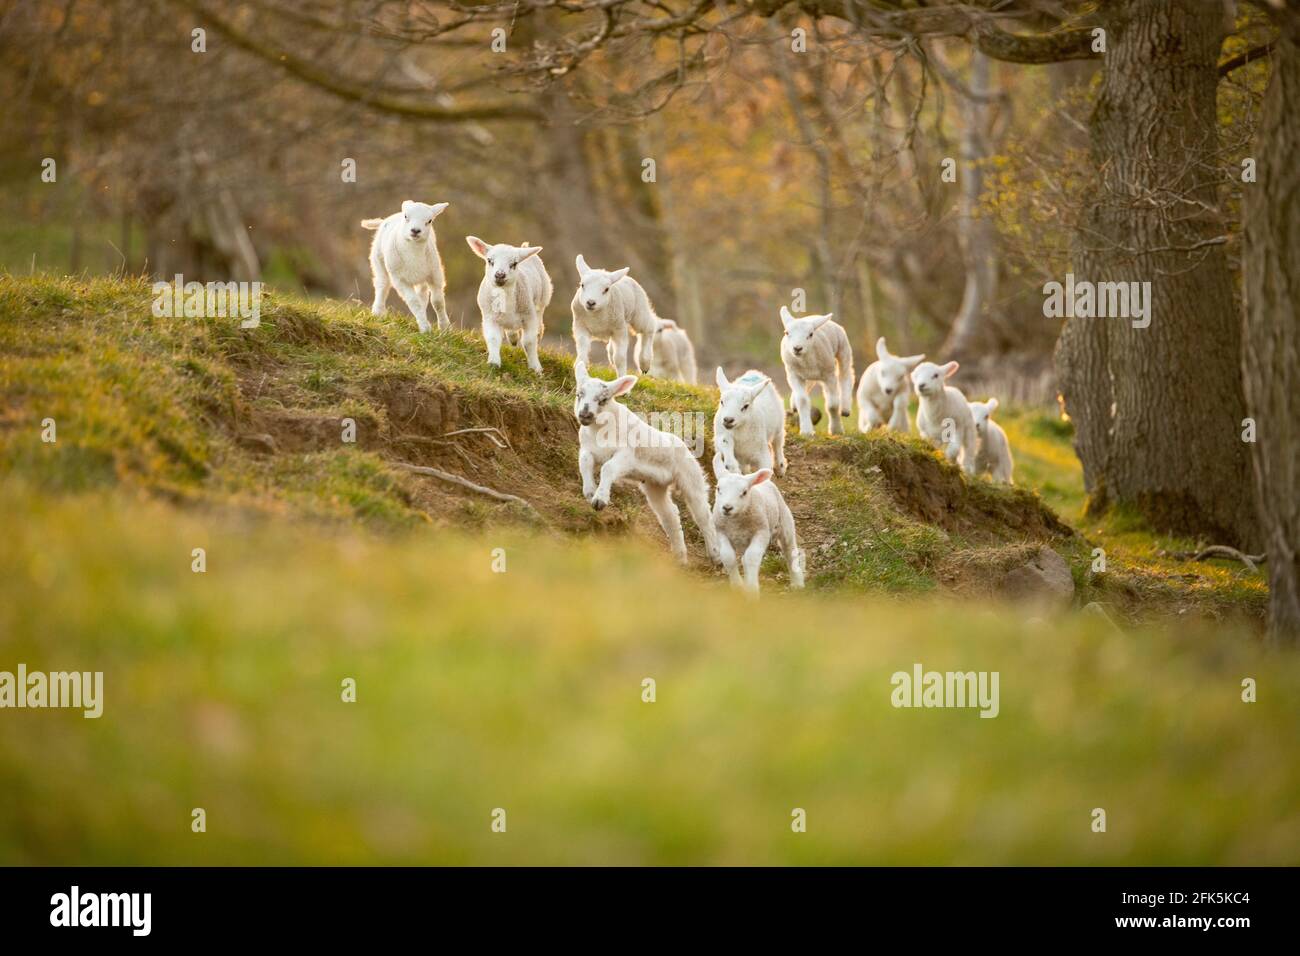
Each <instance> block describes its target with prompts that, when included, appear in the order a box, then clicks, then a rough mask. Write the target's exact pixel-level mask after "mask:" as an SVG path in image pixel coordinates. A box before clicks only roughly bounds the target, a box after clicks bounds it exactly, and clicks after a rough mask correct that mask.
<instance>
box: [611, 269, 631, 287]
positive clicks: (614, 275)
mask: <svg viewBox="0 0 1300 956" xmlns="http://www.w3.org/2000/svg"><path fill="white" fill-rule="evenodd" d="M631 271H632V267H631V266H624V267H623V268H621V269H619V270H618V271H617V272H611V273H610V274H609V284H610V285H613V284H614V283H615V282H617V281H618V280H619V279H621V278H623V277H624V276H626V275H627V274H628V273H629V272H631Z"/></svg>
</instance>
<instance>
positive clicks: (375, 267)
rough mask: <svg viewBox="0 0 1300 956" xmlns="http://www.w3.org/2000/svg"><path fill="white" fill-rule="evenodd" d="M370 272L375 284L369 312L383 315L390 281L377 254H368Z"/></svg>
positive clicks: (386, 270) (390, 284)
mask: <svg viewBox="0 0 1300 956" xmlns="http://www.w3.org/2000/svg"><path fill="white" fill-rule="evenodd" d="M370 273H371V280H372V281H373V282H374V285H375V301H374V304H373V305H371V306H370V314H371V315H383V314H384V312H385V311H386V309H387V308H388V305H387V303H388V290H389V289H391V288H392V283H391V282H389V281H388V269H386V268H385V267H384V264H383V262H381V261H380V260H379V257H378V256H377V255H373V254H372V255H371V256H370Z"/></svg>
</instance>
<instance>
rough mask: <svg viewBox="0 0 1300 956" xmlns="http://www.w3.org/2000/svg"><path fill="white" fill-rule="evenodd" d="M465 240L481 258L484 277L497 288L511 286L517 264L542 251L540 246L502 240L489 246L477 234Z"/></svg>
mask: <svg viewBox="0 0 1300 956" xmlns="http://www.w3.org/2000/svg"><path fill="white" fill-rule="evenodd" d="M465 241H466V242H468V243H469V247H470V248H471V249H473V250H474V254H475V255H476V256H478V257H479V258H480V259H482V260H483V277H484V279H485V280H487V281H488V282H490V283H491V284H492V285H494V286H496V287H497V288H498V289H508V288H511V287H513V286H514V284H515V280H516V279H518V278H519V264H520V263H521V262H524V261H525V260H527V259H529V258H531V257H533V256H535V255H537V253H539V252H541V251H542V247H541V246H511V245H507V244H506V243H504V242H499V243H497V244H496V245H495V246H489V245H488V244H487V243H486V242H484V241H483V240H482V239H479V238H478V237H477V236H466V237H465Z"/></svg>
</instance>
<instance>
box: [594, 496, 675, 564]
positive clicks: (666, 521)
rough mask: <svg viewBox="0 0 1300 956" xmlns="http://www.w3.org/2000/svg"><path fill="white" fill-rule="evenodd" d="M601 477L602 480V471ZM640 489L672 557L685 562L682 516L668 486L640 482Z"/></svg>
mask: <svg viewBox="0 0 1300 956" xmlns="http://www.w3.org/2000/svg"><path fill="white" fill-rule="evenodd" d="M601 477H602V480H603V478H604V475H603V473H602V476H601ZM641 491H642V492H643V493H644V494H645V500H646V501H647V502H648V503H649V505H650V510H651V511H653V512H654V513H655V517H656V518H658V519H659V527H661V528H663V529H664V534H666V535H667V536H668V547H669V548H671V549H672V552H673V557H675V558H676V559H677V560H678V561H680V562H681V563H682V564H685V563H686V538H685V537H684V536H683V535H682V516H681V513H680V512H679V511H678V510H677V505H675V504H674V503H673V498H672V495H670V494H669V493H668V486H667V485H651V484H642V485H641Z"/></svg>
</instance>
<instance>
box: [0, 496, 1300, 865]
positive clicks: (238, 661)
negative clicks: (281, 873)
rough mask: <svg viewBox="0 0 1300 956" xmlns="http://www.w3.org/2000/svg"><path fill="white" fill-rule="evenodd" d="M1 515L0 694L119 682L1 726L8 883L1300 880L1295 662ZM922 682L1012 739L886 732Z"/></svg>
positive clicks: (945, 720)
mask: <svg viewBox="0 0 1300 956" xmlns="http://www.w3.org/2000/svg"><path fill="white" fill-rule="evenodd" d="M0 488H2V489H3V496H4V497H3V507H4V510H5V514H6V515H8V516H9V520H8V521H7V522H6V524H7V530H6V542H5V546H4V547H3V549H0V635H2V638H0V657H2V663H0V669H8V670H13V668H14V667H15V666H16V664H17V663H18V662H25V663H26V664H27V666H28V668H29V669H31V670H36V669H42V670H49V671H53V670H65V669H66V670H82V671H85V670H91V671H94V670H102V671H103V672H104V713H103V716H102V717H101V718H99V719H98V720H88V719H84V718H83V717H82V716H81V713H80V712H79V711H72V710H52V709H47V710H32V709H28V710H8V711H5V712H0V726H2V727H3V733H0V781H3V783H2V784H0V789H2V790H3V793H4V798H3V800H0V862H3V863H6V864H54V863H68V864H71V863H91V864H110V863H116V864H147V863H157V864H200V863H214V864H236V863H254V864H256V863H309V864H342V863H399V864H414V863H435V864H468V863H472V864H491V863H551V862H559V863H573V864H634V863H646V864H701V863H702V864H715V863H756V864H768V863H798V864H814V863H835V864H847V863H882V864H923V863H944V864H947V863H966V864H979V863H1018V864H1019V863H1043V864H1051V863H1169V864H1190V863H1205V862H1214V863H1232V864H1246V863H1273V864H1286V863H1292V864H1293V863H1295V862H1297V860H1300V813H1298V812H1297V795H1300V763H1297V761H1296V760H1295V752H1296V746H1295V745H1296V735H1297V728H1298V727H1300V703H1298V701H1300V694H1298V693H1297V690H1300V664H1298V663H1297V661H1296V660H1295V659H1294V657H1290V656H1285V655H1280V654H1273V655H1269V654H1268V653H1266V652H1265V651H1264V650H1263V649H1262V648H1260V647H1259V645H1258V644H1256V643H1255V642H1254V641H1252V640H1249V639H1244V638H1241V639H1232V640H1225V639H1224V635H1223V634H1221V633H1219V634H1215V633H1211V632H1210V630H1209V629H1208V628H1209V627H1210V625H1208V624H1205V625H1196V626H1194V627H1191V628H1184V629H1181V630H1180V631H1179V632H1178V633H1170V632H1168V631H1164V630H1147V631H1142V630H1139V631H1134V632H1129V633H1121V632H1120V631H1118V630H1116V629H1114V628H1113V627H1111V626H1110V625H1109V624H1108V623H1107V622H1105V621H1104V620H1100V619H1097V618H1091V617H1088V616H1086V615H1073V616H1068V617H1062V618H1060V619H1051V620H1050V621H1041V620H1034V619H1030V620H1024V619H1022V618H1021V617H1019V616H1016V615H1015V614H1014V612H1013V611H1012V610H1011V609H1008V608H1002V609H1001V610H996V611H995V610H981V609H980V608H979V607H970V606H964V607H958V606H955V605H952V604H948V603H945V602H943V601H936V600H934V599H928V600H925V601H922V600H921V599H914V600H912V601H908V602H899V601H897V600H891V599H889V598H884V597H878V598H875V599H862V598H850V597H847V596H841V595H836V594H815V593H808V594H781V593H777V592H776V591H773V592H772V593H770V594H768V593H765V594H764V597H763V599H762V602H761V603H757V604H756V603H751V602H749V601H747V600H745V599H744V598H742V597H740V596H738V595H736V594H733V593H732V592H730V591H728V590H727V589H726V588H725V586H723V585H721V584H717V583H713V582H705V581H701V580H697V579H694V578H692V577H690V576H686V575H683V574H681V573H680V572H679V571H678V570H677V569H676V568H675V567H673V566H672V565H671V564H670V563H669V561H668V559H667V558H666V556H664V555H662V554H661V553H660V552H659V550H658V549H656V548H653V547H650V546H649V545H638V544H636V543H634V542H632V541H621V542H610V541H590V540H567V541H565V540H559V541H557V540H554V539H551V538H546V537H543V536H538V535H532V534H519V533H514V532H510V533H505V532H503V533H500V534H496V533H488V534H483V535H480V536H477V537H470V536H466V535H464V534H462V533H461V532H449V533H447V534H445V535H439V536H417V535H395V536H374V535H369V534H366V533H364V532H363V531H358V530H356V529H339V528H328V527H323V526H316V525H290V524H287V523H284V522H280V521H275V520H266V519H264V518H232V517H231V516H230V515H229V514H225V513H221V514H209V513H204V512H203V511H201V510H200V511H180V510H176V509H174V508H173V507H171V506H170V505H167V504H165V503H161V502H159V501H157V500H149V499H146V498H144V497H143V496H141V497H139V498H133V497H131V496H124V495H116V496H115V495H110V494H107V493H103V492H88V493H79V494H74V495H71V496H67V497H61V498H51V497H48V496H42V495H40V494H37V493H34V492H32V491H31V490H30V489H28V488H25V487H23V486H22V485H21V484H16V483H14V482H8V483H3V484H0ZM19 515H21V516H22V518H21V520H14V518H15V517H16V516H19ZM92 529H93V530H92ZM195 548H203V549H205V553H206V571H205V572H204V573H195V572H194V571H192V570H191V566H192V561H193V559H192V552H193V549H195ZM498 548H500V549H504V550H503V552H495V553H494V549H498ZM502 559H504V562H505V570H504V571H503V572H502V571H500V570H494V567H495V568H497V569H499V568H500V567H501V561H502ZM915 663H920V664H922V665H923V666H924V667H925V668H926V669H927V670H939V671H947V670H956V671H969V670H974V671H997V672H999V674H1000V694H1001V700H1000V713H999V715H998V716H997V717H996V718H995V719H981V718H980V717H979V715H978V712H977V711H976V710H973V709H947V710H942V709H915V708H914V709H898V708H895V707H893V706H892V705H891V702H890V700H891V692H892V687H891V675H892V674H893V673H894V672H896V671H908V672H910V671H911V670H912V668H913V665H914V664H915ZM349 678H351V679H353V680H354V681H355V688H356V693H355V698H356V699H355V702H346V701H345V700H344V696H345V694H344V692H343V687H344V682H345V680H346V679H349ZM1245 678H1253V679H1255V680H1256V681H1257V682H1258V701H1257V702H1255V703H1246V702H1243V700H1242V687H1241V683H1242V680H1243V679H1245ZM647 679H651V680H653V681H654V685H653V686H654V701H653V702H652V703H651V702H646V701H645V700H644V699H643V698H644V697H645V696H646V691H645V687H646V686H647V685H645V684H644V682H645V681H646V680H647ZM195 808H202V809H203V810H204V811H205V814H206V830H205V832H194V830H193V829H192V819H193V817H192V813H193V811H194V809H195ZM1097 808H1101V809H1104V811H1105V814H1106V830H1105V832H1094V829H1093V820H1094V810H1095V809H1097ZM796 809H802V810H803V811H805V814H806V820H807V828H806V832H802V833H800V832H794V831H793V830H792V826H791V823H792V819H793V818H792V813H793V812H794V811H795V810H796ZM497 810H504V811H505V816H504V820H505V824H506V826H505V832H496V831H494V830H493V828H492V822H493V819H494V816H493V814H494V811H497Z"/></svg>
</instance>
